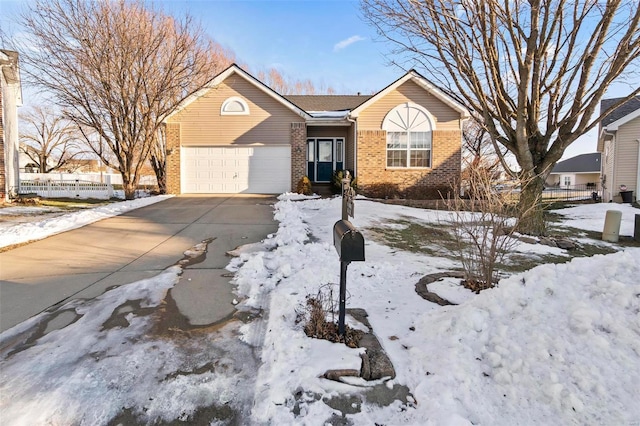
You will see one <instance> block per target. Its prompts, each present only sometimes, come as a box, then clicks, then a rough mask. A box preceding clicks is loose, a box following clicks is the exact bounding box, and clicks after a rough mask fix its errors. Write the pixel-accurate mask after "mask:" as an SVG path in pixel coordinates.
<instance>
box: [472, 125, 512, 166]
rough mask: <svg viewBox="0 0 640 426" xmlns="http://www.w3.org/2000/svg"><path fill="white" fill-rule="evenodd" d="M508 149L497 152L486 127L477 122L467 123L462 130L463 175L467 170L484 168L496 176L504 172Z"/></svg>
mask: <svg viewBox="0 0 640 426" xmlns="http://www.w3.org/2000/svg"><path fill="white" fill-rule="evenodd" d="M506 154H507V150H506V148H503V149H501V150H499V151H498V152H496V147H495V146H494V145H493V143H491V136H489V132H487V129H486V128H485V127H484V125H483V124H482V123H481V122H479V121H477V120H475V119H471V120H467V121H465V123H464V125H463V129H462V169H463V170H462V173H463V178H464V174H465V170H470V171H471V170H472V169H478V168H483V169H485V170H487V171H488V172H491V173H492V174H494V175H496V174H498V173H499V172H501V171H503V167H502V159H503V158H504V156H505V155H506Z"/></svg>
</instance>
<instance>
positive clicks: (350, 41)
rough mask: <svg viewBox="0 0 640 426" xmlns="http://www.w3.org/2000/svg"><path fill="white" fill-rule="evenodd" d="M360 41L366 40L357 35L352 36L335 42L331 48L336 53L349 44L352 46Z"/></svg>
mask: <svg viewBox="0 0 640 426" xmlns="http://www.w3.org/2000/svg"><path fill="white" fill-rule="evenodd" d="M362 40H366V39H365V38H364V37H360V36H359V35H354V36H351V37H349V38H345V39H344V40H342V41H339V42H337V43H336V44H335V46H333V51H334V52H337V51H338V50H342V49H344V48H345V47H347V46H349V45H350V44H353V43H355V42H358V41H362Z"/></svg>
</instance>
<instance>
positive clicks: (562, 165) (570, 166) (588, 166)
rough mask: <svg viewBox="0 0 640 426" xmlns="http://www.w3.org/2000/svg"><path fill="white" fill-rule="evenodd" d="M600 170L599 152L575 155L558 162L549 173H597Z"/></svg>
mask: <svg viewBox="0 0 640 426" xmlns="http://www.w3.org/2000/svg"><path fill="white" fill-rule="evenodd" d="M598 172H600V153H599V152H592V153H589V154H582V155H576V156H575V157H571V158H568V159H566V160H564V161H561V162H559V163H558V164H556V166H555V167H554V168H553V170H552V171H551V173H598Z"/></svg>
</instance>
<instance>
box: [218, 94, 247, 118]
mask: <svg viewBox="0 0 640 426" xmlns="http://www.w3.org/2000/svg"><path fill="white" fill-rule="evenodd" d="M220 115H249V105H247V102H246V101H245V100H244V99H242V98H239V97H237V96H232V97H230V98H227V100H225V101H224V102H223V103H222V107H221V108H220Z"/></svg>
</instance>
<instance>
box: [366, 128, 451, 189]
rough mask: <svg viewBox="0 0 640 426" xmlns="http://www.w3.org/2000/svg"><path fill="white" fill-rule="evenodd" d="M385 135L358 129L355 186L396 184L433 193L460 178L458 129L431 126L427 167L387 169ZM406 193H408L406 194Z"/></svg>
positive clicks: (381, 131) (399, 186)
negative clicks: (428, 163) (429, 165)
mask: <svg viewBox="0 0 640 426" xmlns="http://www.w3.org/2000/svg"><path fill="white" fill-rule="evenodd" d="M386 143H387V136H386V132H385V131H384V130H361V131H358V176H357V178H358V186H360V187H361V188H362V190H363V192H365V193H366V190H367V187H368V186H369V188H371V187H372V185H377V184H392V185H397V187H398V189H399V190H400V191H404V192H406V193H407V194H414V195H415V197H420V196H421V194H423V195H425V196H428V197H429V198H431V197H437V191H438V190H442V189H444V188H447V187H449V186H450V185H451V183H452V182H454V181H456V180H459V178H460V162H461V157H460V149H461V132H460V131H459V130H435V131H434V132H433V139H432V147H433V148H432V152H431V156H432V160H431V165H432V167H431V168H429V169H406V170H403V169H387V168H386ZM408 196H410V195H408Z"/></svg>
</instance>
